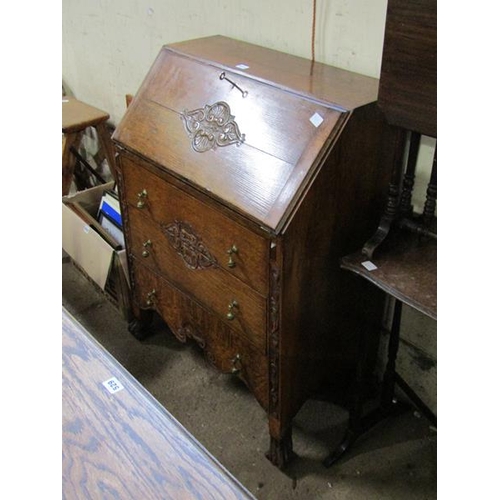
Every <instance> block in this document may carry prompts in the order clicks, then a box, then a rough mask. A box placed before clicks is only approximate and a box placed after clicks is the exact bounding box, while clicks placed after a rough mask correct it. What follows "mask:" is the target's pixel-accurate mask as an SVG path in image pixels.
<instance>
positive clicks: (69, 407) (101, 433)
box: [62, 308, 254, 500]
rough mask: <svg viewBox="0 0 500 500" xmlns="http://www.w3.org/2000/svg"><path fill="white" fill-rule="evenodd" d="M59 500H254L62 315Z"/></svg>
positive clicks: (99, 347) (125, 373)
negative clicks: (114, 499) (61, 445)
mask: <svg viewBox="0 0 500 500" xmlns="http://www.w3.org/2000/svg"><path fill="white" fill-rule="evenodd" d="M62 353H63V356H62V361H63V380H62V409H63V418H62V430H63V450H62V451H63V460H62V474H63V477H62V486H63V498H66V499H80V498H81V499H84V498H85V499H88V498H120V499H121V500H123V499H134V500H136V499H138V498H141V499H159V500H160V499H161V500H165V499H173V500H180V499H191V498H193V499H194V498H197V499H199V498H203V499H204V500H205V499H224V500H230V499H252V498H254V497H253V496H252V495H251V494H250V492H248V491H247V490H246V489H245V488H244V487H243V486H242V485H241V484H240V483H239V482H238V481H237V480H236V479H235V478H234V477H233V476H232V475H231V474H230V473H229V472H228V471H227V470H226V469H225V468H224V467H223V466H222V465H221V464H220V463H219V462H218V461H217V460H216V459H215V458H214V457H213V456H212V455H210V453H208V452H207V450H205V449H204V448H203V446H202V445H201V444H200V443H199V442H197V441H196V439H194V437H193V436H191V435H190V434H189V433H188V432H187V431H186V430H185V429H184V428H183V427H182V426H181V425H180V424H179V422H177V421H176V420H175V419H174V418H173V417H172V415H170V414H169V413H168V412H167V411H166V410H165V409H164V408H163V407H162V406H161V405H160V404H159V403H158V402H157V401H156V400H155V399H154V398H153V397H152V396H151V394H149V393H148V392H147V391H146V390H145V389H144V387H143V386H142V385H141V384H140V383H139V382H138V381H137V380H135V379H134V378H133V377H132V376H131V375H130V373H128V372H127V371H126V370H125V369H124V368H123V367H122V366H121V365H120V364H119V363H118V362H117V361H116V360H115V359H114V358H113V357H112V356H111V355H110V354H109V353H108V352H107V351H106V350H105V349H104V348H103V347H102V346H101V345H100V344H99V343H98V342H97V341H96V340H95V339H93V338H92V337H91V335H90V334H89V333H88V332H87V331H86V330H85V329H84V328H83V327H82V326H81V325H80V324H79V323H78V322H77V321H76V320H75V319H74V318H73V317H72V316H71V315H70V314H69V313H68V312H67V311H66V310H65V309H64V308H63V311H62Z"/></svg>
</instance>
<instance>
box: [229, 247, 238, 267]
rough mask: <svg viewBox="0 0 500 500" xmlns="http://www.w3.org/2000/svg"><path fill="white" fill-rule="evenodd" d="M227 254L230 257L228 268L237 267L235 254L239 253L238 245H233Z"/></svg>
mask: <svg viewBox="0 0 500 500" xmlns="http://www.w3.org/2000/svg"><path fill="white" fill-rule="evenodd" d="M226 253H227V254H228V255H229V260H228V261H227V267H231V268H233V267H236V262H235V261H234V260H233V254H237V253H238V248H237V247H236V245H233V246H232V247H231V248H230V249H229V250H226Z"/></svg>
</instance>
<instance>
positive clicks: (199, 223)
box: [121, 157, 270, 295]
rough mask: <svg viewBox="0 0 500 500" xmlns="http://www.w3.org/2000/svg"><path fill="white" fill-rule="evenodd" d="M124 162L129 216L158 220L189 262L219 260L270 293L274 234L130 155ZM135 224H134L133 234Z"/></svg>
mask: <svg viewBox="0 0 500 500" xmlns="http://www.w3.org/2000/svg"><path fill="white" fill-rule="evenodd" d="M121 165H122V171H123V178H124V193H123V196H124V197H125V200H126V202H127V203H128V204H129V207H130V209H129V212H130V217H131V218H132V219H134V220H135V221H137V220H138V219H137V217H136V214H138V213H140V214H141V215H144V216H146V217H149V218H150V219H151V220H152V221H154V222H155V223H156V224H158V226H159V227H161V228H162V231H163V236H162V239H163V241H164V242H165V244H169V245H170V246H171V247H172V248H175V250H176V251H177V253H178V254H179V258H181V259H183V261H184V264H185V265H186V267H187V268H198V267H201V268H203V267H205V266H207V265H214V266H216V267H217V266H218V267H220V268H221V269H224V270H226V271H227V272H229V273H230V274H232V275H233V276H235V277H237V278H239V279H240V280H242V281H244V282H245V283H247V284H248V285H250V286H251V287H252V288H253V289H255V290H256V291H258V292H259V293H261V294H263V295H266V294H267V288H268V265H267V263H268V255H269V244H270V242H269V240H267V239H266V238H264V237H262V236H260V235H257V234H255V233H253V232H252V231H250V230H249V229H247V228H245V227H243V226H242V225H240V224H238V223H237V222H235V221H233V220H231V219H229V218H228V217H226V216H224V215H222V214H221V213H220V212H218V211H217V210H216V209H214V208H212V207H210V206H208V205H206V204H205V203H203V202H200V201H199V200H197V199H195V198H193V197H192V196H190V195H188V194H186V193H185V192H183V191H181V190H180V189H177V188H176V187H174V186H172V185H171V184H169V183H168V182H165V181H164V180H163V179H160V178H159V177H158V176H156V175H154V174H152V173H151V172H149V171H147V170H145V169H143V168H141V167H139V166H137V165H136V164H135V163H134V162H133V161H131V160H130V159H129V158H127V157H122V158H121ZM135 229H136V228H135V227H134V226H132V229H131V231H130V233H131V234H132V235H133V234H134V232H135ZM141 237H142V236H141ZM145 241H147V239H146V240H144V241H143V242H141V243H144V242H145ZM141 253H142V251H141Z"/></svg>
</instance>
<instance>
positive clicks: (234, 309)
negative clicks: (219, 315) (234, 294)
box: [226, 300, 238, 321]
mask: <svg viewBox="0 0 500 500" xmlns="http://www.w3.org/2000/svg"><path fill="white" fill-rule="evenodd" d="M227 308H228V310H229V312H228V313H227V314H226V318H227V319H228V320H229V321H233V319H234V318H235V317H236V312H237V308H238V302H236V300H233V301H231V303H230V304H229V305H228V306H227Z"/></svg>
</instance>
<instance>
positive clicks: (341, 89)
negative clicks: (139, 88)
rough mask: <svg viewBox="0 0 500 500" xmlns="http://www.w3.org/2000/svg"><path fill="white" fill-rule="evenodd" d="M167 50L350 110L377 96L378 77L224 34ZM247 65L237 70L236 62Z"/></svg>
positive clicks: (191, 41) (172, 45)
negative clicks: (249, 75)
mask: <svg viewBox="0 0 500 500" xmlns="http://www.w3.org/2000/svg"><path fill="white" fill-rule="evenodd" d="M169 47H170V48H171V49H175V50H178V51H180V52H182V53H183V54H189V55H191V56H192V57H194V58H196V59H202V60H205V61H207V63H209V64H210V63H212V64H213V62H214V61H215V62H216V63H218V64H220V65H223V66H224V67H227V68H231V69H232V71H235V72H238V71H239V72H240V73H241V74H251V75H252V76H254V77H255V78H257V79H259V80H263V81H265V82H269V83H272V84H273V85H276V84H277V85H279V86H280V87H281V88H283V89H290V90H292V91H294V92H298V93H300V94H302V95H304V96H308V97H312V98H316V99H321V100H323V101H325V102H328V103H330V104H334V105H337V106H340V107H342V108H344V109H346V110H352V109H355V108H357V107H360V106H363V105H365V104H368V103H370V102H373V101H374V100H376V98H377V91H378V80H377V79H376V78H371V77H367V76H364V75H359V74H357V73H353V72H351V71H346V70H343V69H340V68H335V67H333V66H329V65H326V64H322V63H318V62H314V64H311V61H310V60H309V59H306V58H303V57H297V56H294V55H291V54H286V53H284V52H280V51H277V50H271V49H268V48H265V47H260V46H258V45H254V44H251V43H247V42H242V41H240V40H235V39H230V38H227V37H224V36H220V35H217V36H211V37H206V38H199V39H196V40H187V41H184V42H179V43H175V44H171V45H170V46H169ZM241 63H244V64H246V65H248V66H249V68H248V69H247V70H238V68H237V67H236V66H237V65H238V64H241Z"/></svg>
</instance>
